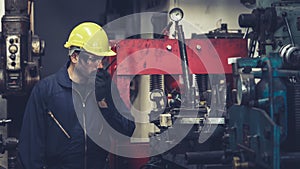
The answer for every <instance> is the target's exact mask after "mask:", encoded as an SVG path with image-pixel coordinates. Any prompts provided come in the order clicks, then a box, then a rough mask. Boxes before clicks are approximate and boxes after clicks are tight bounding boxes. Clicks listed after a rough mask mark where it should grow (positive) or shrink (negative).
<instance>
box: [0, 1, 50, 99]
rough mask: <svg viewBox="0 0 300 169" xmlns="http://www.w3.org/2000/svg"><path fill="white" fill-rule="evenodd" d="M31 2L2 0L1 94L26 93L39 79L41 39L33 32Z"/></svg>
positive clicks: (42, 46)
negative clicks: (3, 7) (3, 3)
mask: <svg viewBox="0 0 300 169" xmlns="http://www.w3.org/2000/svg"><path fill="white" fill-rule="evenodd" d="M32 3H33V2H32V1H24V0H23V1H22V0H18V1H8V0H7V1H5V15H4V16H3V17H2V32H1V39H0V42H1V50H0V51H1V53H0V54H1V67H0V74H1V76H0V91H1V94H2V95H3V96H8V95H22V94H25V93H28V91H30V89H31V87H32V86H33V85H34V83H35V82H37V81H38V80H39V78H40V71H39V69H40V67H41V56H42V55H43V52H44V46H45V42H44V41H43V40H41V39H40V38H39V37H38V36H37V35H34V34H33V31H32V28H33V25H32V24H33V23H31V22H32V21H30V19H32V18H31V10H32V9H33V7H32ZM28 6H29V7H28Z"/></svg>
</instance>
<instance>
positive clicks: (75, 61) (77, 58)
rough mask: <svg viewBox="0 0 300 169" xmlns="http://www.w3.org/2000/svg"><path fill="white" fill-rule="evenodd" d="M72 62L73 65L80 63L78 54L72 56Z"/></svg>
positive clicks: (74, 53)
mask: <svg viewBox="0 0 300 169" xmlns="http://www.w3.org/2000/svg"><path fill="white" fill-rule="evenodd" d="M70 60H71V62H72V63H78V60H79V57H78V54H77V53H76V52H73V54H72V55H71V56H70Z"/></svg>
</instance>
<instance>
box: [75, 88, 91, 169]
mask: <svg viewBox="0 0 300 169" xmlns="http://www.w3.org/2000/svg"><path fill="white" fill-rule="evenodd" d="M73 90H74V91H75V92H76V93H77V94H78V95H79V97H80V99H81V102H82V107H83V108H84V109H85V106H86V100H87V98H88V96H89V95H90V93H91V91H89V92H88V93H87V95H86V97H85V98H83V97H82V95H81V94H80V92H79V91H78V90H76V89H74V88H73ZM85 113H86V112H85V111H84V112H82V119H83V132H84V169H87V155H86V154H87V132H86V123H85Z"/></svg>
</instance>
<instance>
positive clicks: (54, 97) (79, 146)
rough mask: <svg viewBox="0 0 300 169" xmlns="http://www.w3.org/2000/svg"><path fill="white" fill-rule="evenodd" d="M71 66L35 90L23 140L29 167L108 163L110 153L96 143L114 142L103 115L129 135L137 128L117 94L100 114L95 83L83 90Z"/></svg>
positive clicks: (76, 168) (78, 168)
mask: <svg viewBox="0 0 300 169" xmlns="http://www.w3.org/2000/svg"><path fill="white" fill-rule="evenodd" d="M68 65H69V62H68V63H67V64H66V65H65V66H64V67H63V68H62V69H61V70H60V71H58V72H57V73H56V74H53V75H50V76H49V77H47V78H44V79H42V80H40V81H39V82H38V83H37V84H36V85H35V87H34V88H33V90H32V92H31V96H30V98H29V100H28V102H27V106H26V109H25V113H24V118H23V124H22V129H21V134H20V141H19V145H18V151H19V158H20V161H21V163H22V165H23V167H24V168H25V169H42V168H47V169H102V168H104V165H105V164H106V157H107V154H108V152H107V151H106V150H104V149H102V148H101V147H100V146H98V145H97V144H96V143H95V142H97V143H98V142H106V143H108V142H110V139H109V138H110V133H109V132H107V130H105V128H106V127H105V126H104V123H103V121H104V119H103V117H104V118H105V120H106V121H107V122H108V123H109V124H113V127H114V128H115V129H116V130H117V131H119V132H121V133H123V134H125V135H128V136H131V135H132V133H133V130H134V128H135V125H134V122H133V121H129V120H127V118H123V116H120V115H119V114H118V113H116V109H115V108H114V106H111V105H113V103H111V101H112V99H111V97H109V98H107V99H106V102H107V103H108V105H110V106H109V107H112V109H111V108H110V109H104V110H102V111H101V113H99V112H100V111H99V107H98V104H97V101H96V99H95V86H93V87H86V88H81V89H80V88H77V87H76V85H74V84H73V85H72V81H71V80H70V78H69V76H68V72H67V68H68ZM101 73H102V74H103V72H100V74H101ZM98 74H99V73H98ZM98 74H97V78H99V77H100V74H99V75H98ZM98 81H99V80H98ZM106 81H107V80H106V79H104V80H100V82H101V83H102V82H103V83H106ZM110 83H111V81H109V80H108V84H110ZM98 86H102V87H103V86H107V84H106V85H103V84H100V85H98ZM96 88H97V84H96ZM100 91H101V90H100ZM104 91H110V90H108V89H104ZM100 93H101V92H100ZM106 97H107V96H106ZM100 109H101V108H100ZM112 111H113V112H112ZM90 135H93V137H92V138H93V140H92V139H91V137H90ZM95 139H96V140H95Z"/></svg>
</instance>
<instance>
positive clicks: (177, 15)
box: [169, 8, 183, 21]
mask: <svg viewBox="0 0 300 169" xmlns="http://www.w3.org/2000/svg"><path fill="white" fill-rule="evenodd" d="M169 15H170V18H171V19H172V20H173V21H180V20H181V19H182V18H183V11H182V10H181V9H180V8H174V9H172V10H171V11H170V13H169Z"/></svg>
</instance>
